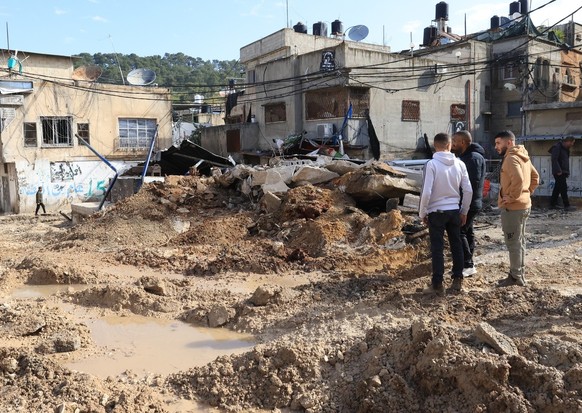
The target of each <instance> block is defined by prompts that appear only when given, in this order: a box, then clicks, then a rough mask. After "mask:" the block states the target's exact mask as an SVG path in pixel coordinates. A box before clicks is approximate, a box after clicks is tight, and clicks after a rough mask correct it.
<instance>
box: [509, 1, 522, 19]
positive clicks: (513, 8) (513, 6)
mask: <svg viewBox="0 0 582 413" xmlns="http://www.w3.org/2000/svg"><path fill="white" fill-rule="evenodd" d="M514 13H521V3H520V2H519V1H512V2H511V3H509V15H510V16H513V14H514Z"/></svg>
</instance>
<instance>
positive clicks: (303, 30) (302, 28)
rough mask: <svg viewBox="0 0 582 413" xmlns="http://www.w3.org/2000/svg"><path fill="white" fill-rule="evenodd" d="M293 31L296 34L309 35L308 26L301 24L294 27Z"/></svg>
mask: <svg viewBox="0 0 582 413" xmlns="http://www.w3.org/2000/svg"><path fill="white" fill-rule="evenodd" d="M293 30H295V33H305V34H307V26H306V25H304V24H303V23H301V22H298V23H297V24H296V25H295V26H293Z"/></svg>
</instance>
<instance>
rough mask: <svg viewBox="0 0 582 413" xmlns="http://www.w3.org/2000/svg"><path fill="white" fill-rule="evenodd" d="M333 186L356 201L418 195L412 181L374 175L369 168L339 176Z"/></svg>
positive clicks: (418, 190) (397, 177)
mask: <svg viewBox="0 0 582 413" xmlns="http://www.w3.org/2000/svg"><path fill="white" fill-rule="evenodd" d="M335 185H337V186H338V187H339V188H341V190H342V192H345V193H346V194H348V195H350V196H351V197H352V198H354V199H355V200H356V201H363V202H366V201H375V200H378V199H389V198H400V197H403V196H404V195H406V194H407V193H413V194H419V193H420V187H418V186H416V185H414V183H413V181H411V180H409V179H406V178H403V177H400V176H393V175H388V174H380V173H374V171H371V170H370V169H369V168H361V169H358V170H356V171H353V172H348V173H347V174H345V175H343V176H341V177H340V178H338V179H337V180H336V181H335Z"/></svg>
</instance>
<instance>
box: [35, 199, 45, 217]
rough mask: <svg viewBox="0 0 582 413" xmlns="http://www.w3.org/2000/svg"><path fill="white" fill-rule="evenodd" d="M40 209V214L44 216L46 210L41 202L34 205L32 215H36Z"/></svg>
mask: <svg viewBox="0 0 582 413" xmlns="http://www.w3.org/2000/svg"><path fill="white" fill-rule="evenodd" d="M40 207H42V213H43V214H46V209H44V204H43V203H42V202H40V203H38V204H36V211H34V215H38V210H39V209H40Z"/></svg>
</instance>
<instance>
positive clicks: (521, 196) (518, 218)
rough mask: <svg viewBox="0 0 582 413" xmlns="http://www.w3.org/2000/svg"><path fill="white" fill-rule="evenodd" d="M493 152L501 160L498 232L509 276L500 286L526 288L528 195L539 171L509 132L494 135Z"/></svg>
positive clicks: (529, 199)
mask: <svg viewBox="0 0 582 413" xmlns="http://www.w3.org/2000/svg"><path fill="white" fill-rule="evenodd" d="M495 150H496V151H497V153H498V154H499V155H501V156H502V157H503V160H502V163H501V172H500V177H499V195H498V198H497V205H498V206H499V209H500V210H501V229H502V230H503V236H504V238H505V245H506V246H507V250H508V251H509V275H508V276H507V278H506V279H504V280H502V281H501V282H500V285H501V286H508V285H520V286H522V287H523V286H525V284H526V281H525V225H526V222H527V218H528V217H529V213H530V210H531V195H532V194H533V192H534V190H535V189H536V188H537V187H538V184H539V174H538V171H536V169H535V168H534V166H533V165H532V163H531V161H530V159H529V155H528V153H527V150H526V149H525V147H524V146H523V145H516V144H515V135H514V134H513V132H511V131H503V132H499V133H498V134H497V135H496V136H495Z"/></svg>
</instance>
